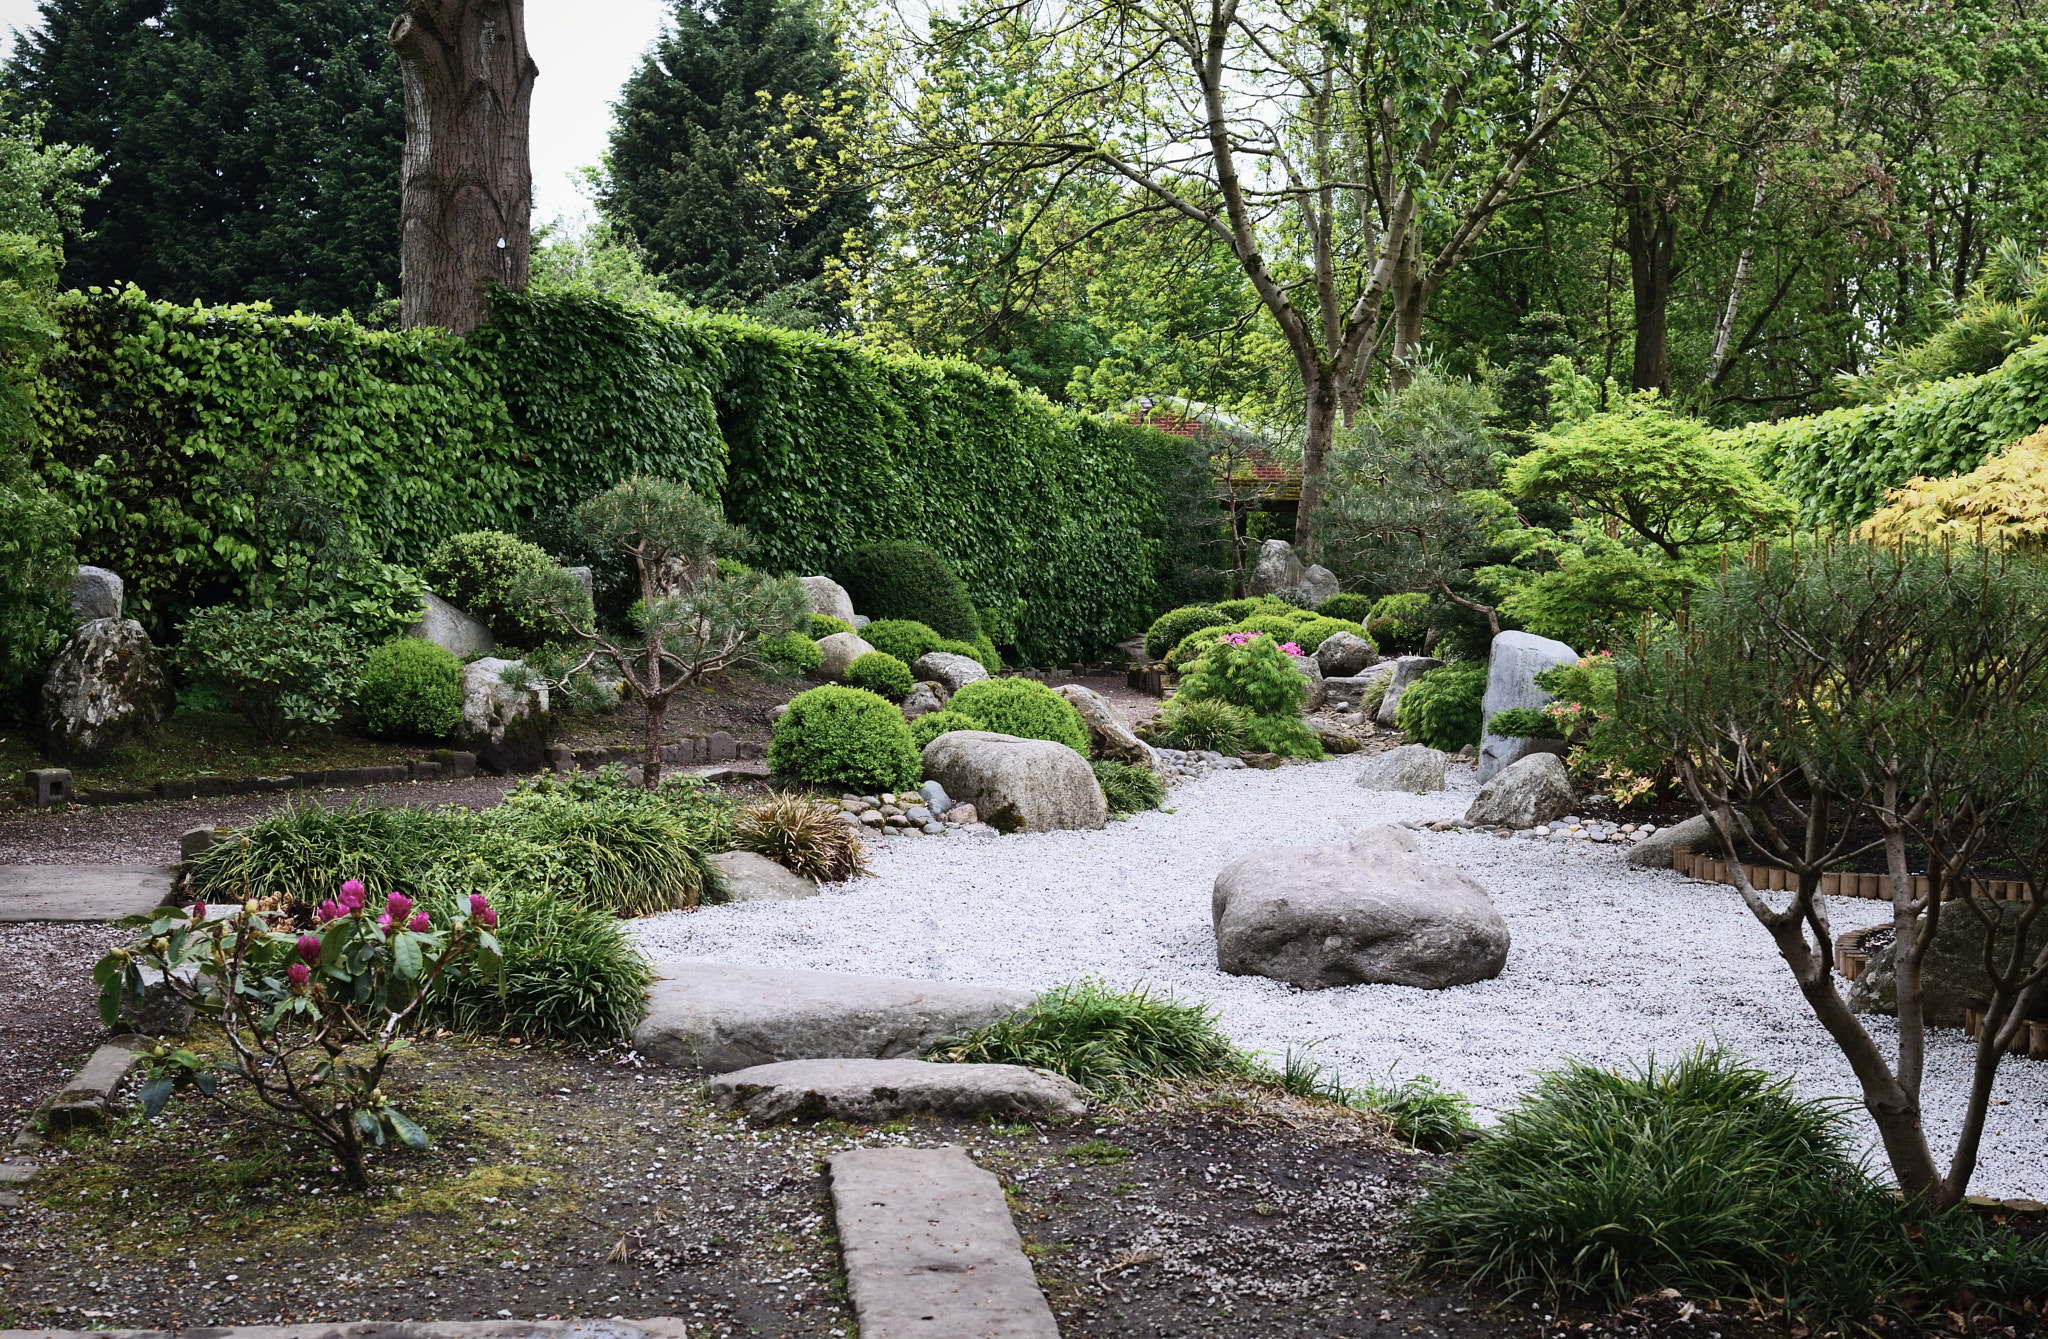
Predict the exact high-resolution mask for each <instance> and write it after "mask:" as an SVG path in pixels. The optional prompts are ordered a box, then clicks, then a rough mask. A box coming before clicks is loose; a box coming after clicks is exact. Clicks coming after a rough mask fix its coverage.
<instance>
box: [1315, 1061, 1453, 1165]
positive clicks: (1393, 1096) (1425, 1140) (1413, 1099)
mask: <svg viewBox="0 0 2048 1339" xmlns="http://www.w3.org/2000/svg"><path fill="white" fill-rule="evenodd" d="M1346 1100H1348V1101H1349V1102H1350V1103H1351V1104H1352V1105H1353V1106H1355V1107H1358V1108H1359V1109H1360V1110H1362V1111H1370V1112H1372V1113H1373V1114H1374V1115H1376V1116H1381V1117H1384V1118H1385V1119H1386V1121H1387V1123H1388V1124H1389V1125H1391V1126H1392V1127H1393V1129H1394V1133H1395V1134H1398V1135H1399V1136H1401V1138H1403V1139H1405V1140H1407V1141H1408V1142H1409V1143H1411V1144H1413V1145H1414V1146H1415V1147H1417V1148H1419V1149H1423V1150H1425V1151H1427V1152H1430V1153H1449V1152H1451V1151H1453V1150H1454V1149H1456V1148H1457V1147H1458V1145H1459V1144H1460V1143H1462V1142H1463V1139H1464V1135H1465V1132H1466V1131H1468V1130H1472V1129H1476V1128H1477V1125H1476V1122H1474V1121H1473V1119H1472V1103H1471V1102H1470V1101H1468V1100H1467V1099H1466V1097H1465V1095H1464V1094H1463V1093H1454V1092H1452V1091H1451V1090H1450V1089H1448V1088H1445V1087H1442V1086H1440V1085H1439V1084H1438V1083H1437V1081H1436V1080H1435V1079H1432V1078H1430V1077H1428V1076H1427V1075H1417V1076H1416V1077H1414V1078H1412V1079H1403V1080H1402V1081H1401V1082H1399V1083H1386V1084H1367V1085H1366V1086H1365V1087H1363V1088H1360V1089H1357V1090H1356V1091H1354V1092H1351V1093H1349V1094H1347V1095H1346Z"/></svg>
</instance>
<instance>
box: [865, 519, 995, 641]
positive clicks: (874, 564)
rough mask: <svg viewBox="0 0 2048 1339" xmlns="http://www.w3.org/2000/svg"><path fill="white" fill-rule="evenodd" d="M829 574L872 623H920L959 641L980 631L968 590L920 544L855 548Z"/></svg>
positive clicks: (903, 542)
mask: <svg viewBox="0 0 2048 1339" xmlns="http://www.w3.org/2000/svg"><path fill="white" fill-rule="evenodd" d="M832 576H833V579H834V580H836V581H838V583H839V584H840V585H842V586H844V587H846V593H847V594H848V595H850V596H852V597H853V607H854V608H855V609H858V610H860V611H862V612H863V613H865V614H867V616H868V617H869V618H872V619H874V620H875V621H876V622H883V621H895V620H901V621H912V622H917V623H922V624H923V625H924V626H925V627H927V628H929V629H930V630H931V631H932V632H934V633H936V634H937V635H938V636H940V637H951V638H954V639H956V640H959V641H973V640H974V639H975V637H977V636H979V635H980V633H981V620H980V619H979V618H977V617H976V616H975V613H974V602H973V601H972V600H970V599H968V598H967V587H965V586H964V585H962V584H961V583H960V578H959V577H957V576H955V575H953V569H952V568H951V567H948V566H947V565H946V560H945V559H943V558H941V557H939V555H938V554H936V553H934V552H933V551H932V550H931V549H930V548H928V547H926V546H925V545H923V544H918V543H914V542H912V541H910V540H907V539H897V540H890V541H887V542H886V543H881V544H870V545H868V546H866V547H865V548H858V549H855V550H853V551H852V552H851V553H848V554H846V555H844V556H843V557H841V558H840V559H839V561H838V562H837V563H835V564H834V565H833V568H832ZM926 649H927V650H929V649H930V648H929V647H928V648H926ZM918 654H919V655H922V654H924V653H923V652H922V651H920V652H919V653H918ZM916 658H917V657H916V656H913V657H911V659H913V660H914V659H916Z"/></svg>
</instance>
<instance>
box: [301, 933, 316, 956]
mask: <svg viewBox="0 0 2048 1339" xmlns="http://www.w3.org/2000/svg"><path fill="white" fill-rule="evenodd" d="M299 956H300V957H302V958H304V959H305V960H306V961H307V962H318V961H320V936H319V935H300V936H299Z"/></svg>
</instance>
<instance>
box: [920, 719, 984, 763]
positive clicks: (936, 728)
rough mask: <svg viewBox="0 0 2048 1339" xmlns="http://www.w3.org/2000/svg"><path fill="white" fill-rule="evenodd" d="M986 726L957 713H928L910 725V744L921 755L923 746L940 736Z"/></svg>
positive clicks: (980, 728) (982, 728) (981, 728)
mask: <svg viewBox="0 0 2048 1339" xmlns="http://www.w3.org/2000/svg"><path fill="white" fill-rule="evenodd" d="M986 729H988V727H987V726H985V725H983V724H982V723H981V722H980V721H977V720H975V719H974V718H973V717H972V716H966V715H962V714H961V713H960V712H957V711H928V712H926V713H925V714H924V715H922V716H920V717H918V718H917V719H916V720H914V721H912V722H911V723H910V742H911V743H913V744H915V745H916V746H917V751H918V752H919V753H920V754H922V753H923V752H924V746H925V745H927V744H929V743H931V742H932V741H933V740H934V739H937V738H938V737H939V736H940V735H950V734H952V733H953V732H954V731H955V730H986Z"/></svg>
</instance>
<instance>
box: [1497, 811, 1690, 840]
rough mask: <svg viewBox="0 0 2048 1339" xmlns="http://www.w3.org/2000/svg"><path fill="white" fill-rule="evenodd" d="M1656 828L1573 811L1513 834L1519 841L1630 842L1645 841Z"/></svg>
mask: <svg viewBox="0 0 2048 1339" xmlns="http://www.w3.org/2000/svg"><path fill="white" fill-rule="evenodd" d="M1657 831H1658V827H1657V825H1656V824H1655V823H1616V822H1613V821H1611V820H1608V821H1603V820H1601V819H1597V818H1580V817H1579V816H1578V815H1577V814H1566V815H1565V816H1564V817H1562V818H1560V819H1557V820H1556V821H1555V822H1551V823H1538V824H1537V825H1536V826H1534V827H1531V828H1522V829H1520V830H1519V831H1517V832H1516V833H1515V836H1516V837H1518V838H1520V839H1521V840H1523V841H1544V842H1611V843H1615V844H1617V845H1623V846H1632V845H1634V844H1635V843H1637V842H1640V841H1647V840H1648V839H1649V838H1650V837H1651V836H1652V835H1653V834H1655V833H1656V832H1657Z"/></svg>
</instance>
